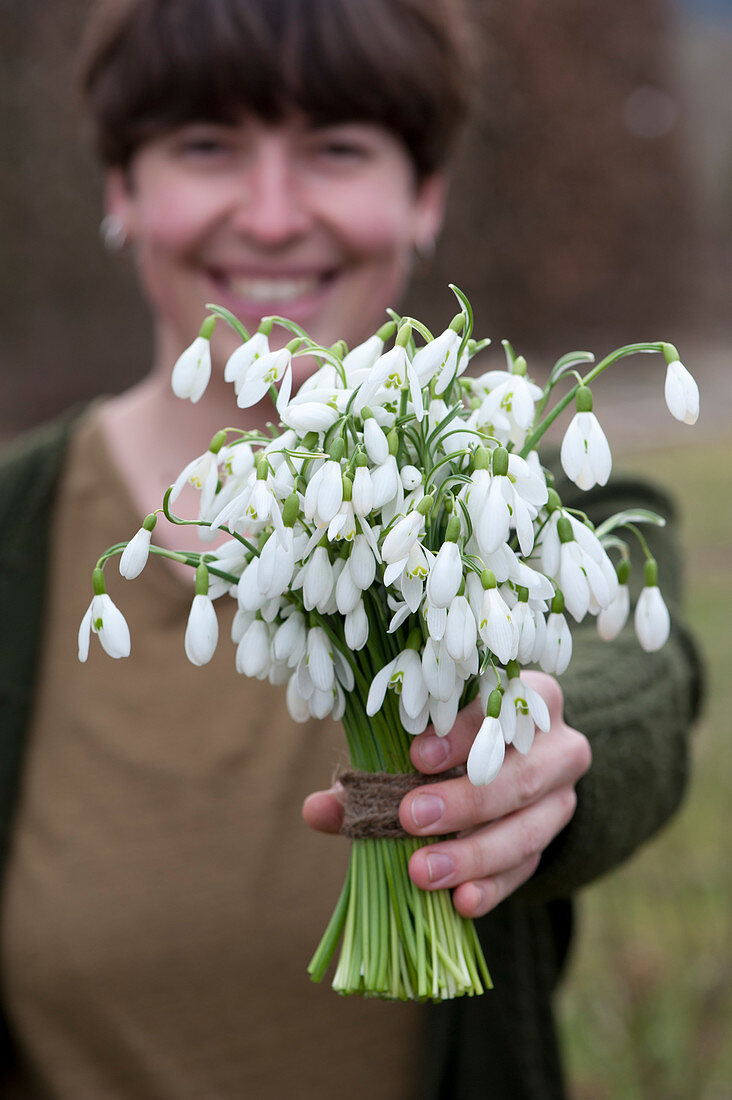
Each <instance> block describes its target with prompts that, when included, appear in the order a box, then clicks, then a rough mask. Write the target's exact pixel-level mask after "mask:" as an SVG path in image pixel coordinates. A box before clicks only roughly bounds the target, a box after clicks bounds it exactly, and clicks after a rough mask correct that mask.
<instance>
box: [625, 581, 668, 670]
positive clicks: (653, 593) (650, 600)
mask: <svg viewBox="0 0 732 1100" xmlns="http://www.w3.org/2000/svg"><path fill="white" fill-rule="evenodd" d="M634 623H635V632H636V634H637V635H638V641H639V642H640V644H641V646H642V647H643V649H645V651H646V653H655V651H656V650H657V649H660V648H661V646H663V645H664V643H665V642H666V640H667V638H668V636H669V632H670V630H671V619H670V617H669V613H668V609H667V607H666V604H665V603H664V602H663V596H662V595H661V592H660V589H659V588H658V587H657V586H656V585H653V586H652V587H651V588H644V589H643V591H642V592H641V594H640V596H639V597H638V603H637V604H636V608H635V620H634Z"/></svg>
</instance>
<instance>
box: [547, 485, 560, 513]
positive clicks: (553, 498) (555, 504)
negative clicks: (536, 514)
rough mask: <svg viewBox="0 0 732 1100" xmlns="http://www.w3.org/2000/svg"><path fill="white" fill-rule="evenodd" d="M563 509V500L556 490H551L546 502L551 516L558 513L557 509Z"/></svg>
mask: <svg viewBox="0 0 732 1100" xmlns="http://www.w3.org/2000/svg"><path fill="white" fill-rule="evenodd" d="M561 507H562V498H561V497H560V495H559V493H558V492H557V490H556V489H550V490H549V495H548V497H547V502H546V510H547V512H548V513H549V514H550V515H551V513H552V512H556V510H557V508H561Z"/></svg>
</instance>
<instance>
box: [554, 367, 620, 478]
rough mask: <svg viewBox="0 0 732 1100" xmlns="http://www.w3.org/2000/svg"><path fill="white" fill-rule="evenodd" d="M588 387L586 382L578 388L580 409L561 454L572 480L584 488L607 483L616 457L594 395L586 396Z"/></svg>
mask: <svg viewBox="0 0 732 1100" xmlns="http://www.w3.org/2000/svg"><path fill="white" fill-rule="evenodd" d="M584 390H587V387H586V386H583V387H581V388H580V390H579V391H578V394H577V412H576V413H575V415H574V417H573V418H572V420H571V422H570V425H569V427H568V428H567V431H566V433H565V436H564V439H563V440H562V447H561V451H560V454H559V457H560V461H561V463H562V469H563V470H564V472H565V474H566V475H567V477H568V478H569V479H570V481H573V482H574V483H575V485H577V486H578V487H579V488H580V489H592V487H593V486H594V485H605V484H607V480H608V478H609V477H610V471H611V469H612V463H613V460H612V455H611V454H610V447H609V445H608V441H607V439H606V438H605V433H604V432H603V430H602V428H601V427H600V422H599V421H598V419H597V417H596V416H595V414H594V413H593V412H592V397H591V396H590V397H589V398H587V397H585V396H584V393H583V391H584ZM587 392H588V393H589V390H587ZM588 406H589V407H588Z"/></svg>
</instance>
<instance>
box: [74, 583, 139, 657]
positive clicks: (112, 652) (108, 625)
mask: <svg viewBox="0 0 732 1100" xmlns="http://www.w3.org/2000/svg"><path fill="white" fill-rule="evenodd" d="M94 576H95V589H99V590H98V591H96V592H95V595H94V597H93V598H92V601H91V603H90V604H89V607H88V608H87V610H86V613H85V615H84V617H83V619H82V620H81V625H80V626H79V636H78V642H79V660H80V661H86V659H87V657H88V656H89V638H90V635H91V634H96V636H97V637H98V638H99V641H100V642H101V644H102V649H103V650H104V652H105V653H107V654H108V655H109V656H110V657H115V658H119V657H129V655H130V629H129V627H128V625H127V621H126V619H125V617H124V615H123V614H122V612H121V611H120V609H119V608H118V607H117V606H116V604H114V603H113V602H112V600H111V599H110V597H109V596H108V595H107V594H106V592H104V590H103V586H104V580H103V575H102V571H101V569H99V570H97V569H95V570H94ZM100 578H101V579H100Z"/></svg>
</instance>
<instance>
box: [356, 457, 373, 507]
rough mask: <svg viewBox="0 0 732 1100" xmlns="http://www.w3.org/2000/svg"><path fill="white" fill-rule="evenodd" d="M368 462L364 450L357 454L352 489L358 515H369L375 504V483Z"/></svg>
mask: <svg viewBox="0 0 732 1100" xmlns="http://www.w3.org/2000/svg"><path fill="white" fill-rule="evenodd" d="M359 460H363V461H359ZM367 462H368V459H367V458H366V455H365V454H364V453H363V452H361V453H360V454H359V455H357V457H356V469H355V471H354V475H353V487H352V489H351V501H352V503H353V511H354V512H355V513H356V515H357V516H367V515H368V514H369V513H370V512H371V509H372V508H373V506H374V485H373V481H372V479H371V471H370V470H369V468H368V466H367V465H366V463H367Z"/></svg>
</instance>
